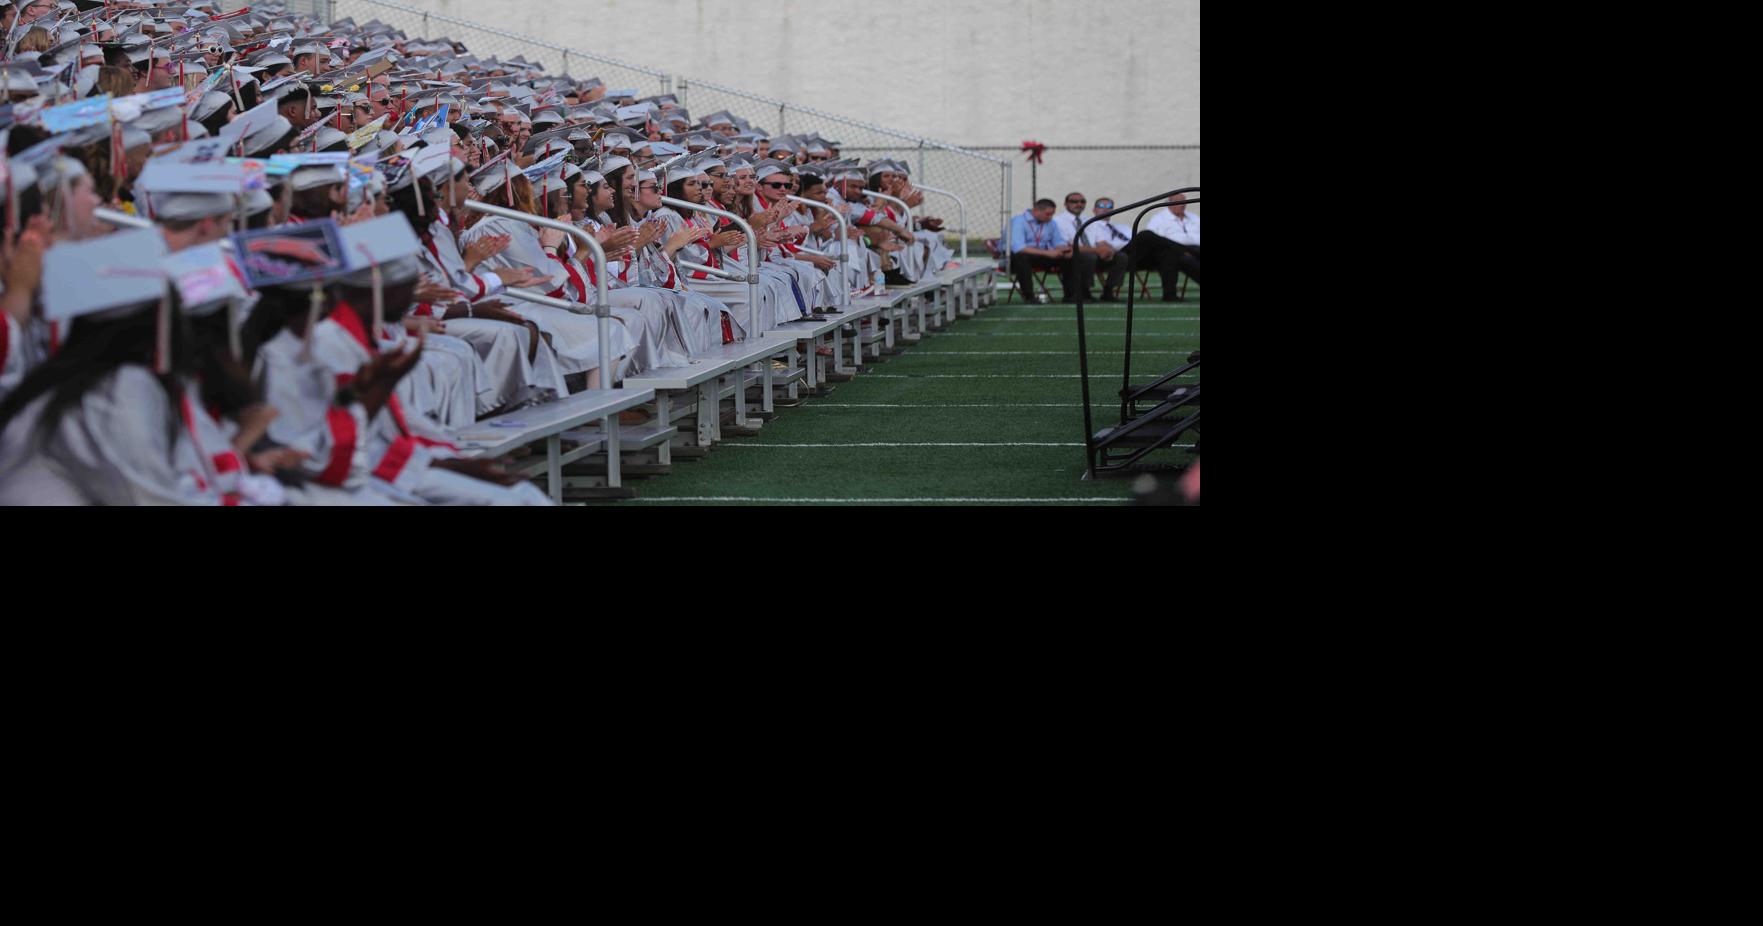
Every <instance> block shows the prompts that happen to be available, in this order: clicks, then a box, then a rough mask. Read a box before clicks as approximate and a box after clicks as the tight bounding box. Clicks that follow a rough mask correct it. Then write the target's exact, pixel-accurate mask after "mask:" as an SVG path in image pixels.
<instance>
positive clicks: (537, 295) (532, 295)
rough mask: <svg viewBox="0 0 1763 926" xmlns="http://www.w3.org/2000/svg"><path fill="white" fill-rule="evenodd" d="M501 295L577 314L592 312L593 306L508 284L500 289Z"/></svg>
mask: <svg viewBox="0 0 1763 926" xmlns="http://www.w3.org/2000/svg"><path fill="white" fill-rule="evenodd" d="M502 295H504V296H508V297H509V298H512V299H519V300H520V301H522V302H531V303H533V304H534V305H546V306H550V307H551V308H553V309H565V310H567V311H570V312H574V313H575V314H577V315H592V314H594V307H593V306H591V305H583V304H582V303H580V302H575V301H573V300H569V299H559V298H557V297H556V296H547V295H545V294H544V293H541V292H539V291H538V290H536V289H516V288H514V287H512V286H510V287H508V288H507V289H504V290H502Z"/></svg>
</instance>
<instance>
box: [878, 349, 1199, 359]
mask: <svg viewBox="0 0 1763 926" xmlns="http://www.w3.org/2000/svg"><path fill="white" fill-rule="evenodd" d="M1090 353H1092V354H1105V355H1108V356H1119V355H1121V354H1124V353H1126V352H1125V351H1119V350H1093V351H1090ZM1133 353H1134V354H1135V355H1137V354H1191V353H1193V351H1191V350H1135V351H1133ZM1071 354H1072V352H1071V351H1068V350H926V351H918V352H917V353H915V354H914V355H913V356H917V357H1069V356H1071Z"/></svg>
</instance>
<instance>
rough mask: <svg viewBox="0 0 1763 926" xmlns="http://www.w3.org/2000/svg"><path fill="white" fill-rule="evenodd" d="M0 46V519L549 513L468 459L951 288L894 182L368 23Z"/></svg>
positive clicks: (196, 23)
mask: <svg viewBox="0 0 1763 926" xmlns="http://www.w3.org/2000/svg"><path fill="white" fill-rule="evenodd" d="M0 27H3V28H0V34H4V36H5V44H4V48H3V51H4V59H3V61H0V85H3V89H4V94H5V99H4V101H3V102H0V139H3V142H4V143H3V146H0V150H3V152H4V157H3V158H0V190H3V192H4V196H5V201H4V204H3V206H4V213H5V215H4V218H5V225H4V238H3V239H0V262H3V264H4V266H3V269H0V302H3V308H4V329H3V331H0V359H3V365H0V504H198V505H199V504H218V505H237V504H261V505H281V504H367V505H395V504H490V505H494V504H549V501H548V499H547V497H546V496H545V494H544V493H542V492H540V491H538V490H537V488H536V487H535V486H533V485H532V484H531V483H530V482H528V481H526V480H525V479H524V478H522V477H520V476H518V475H516V474H514V473H513V472H512V471H511V470H510V469H509V468H507V466H506V465H505V464H504V462H503V461H496V460H488V459H482V458H480V457H477V456H475V455H474V454H472V453H471V452H470V451H469V448H462V446H461V445H462V443H463V442H462V441H460V440H459V439H458V437H457V435H458V434H459V432H461V431H462V430H463V429H467V428H470V427H471V426H472V425H474V424H475V423H476V422H478V421H480V420H483V419H485V418H489V417H493V416H497V415H501V414H503V413H506V412H509V411H512V410H515V409H520V408H523V407H526V406H529V405H533V404H537V403H545V402H550V401H555V400H557V399H558V398H560V397H564V396H567V395H569V394H570V393H572V392H578V391H581V390H584V389H597V388H611V387H616V386H617V385H618V384H619V383H620V382H622V381H623V379H624V378H625V377H627V376H631V375H635V374H637V373H641V372H643V371H645V370H650V369H658V368H665V367H672V366H679V365H684V364H689V363H690V362H691V359H692V358H693V357H694V356H698V355H702V354H704V353H706V352H709V351H712V350H716V349H718V348H720V346H721V345H723V344H725V343H728V342H730V341H735V340H741V339H744V338H747V337H751V336H753V335H755V334H756V333H758V332H760V331H764V330H767V329H769V328H772V327H775V326H778V325H782V324H787V323H789V322H792V321H795V320H798V319H802V318H815V317H822V313H824V312H827V311H836V310H837V308H838V307H840V306H843V305H847V304H848V303H849V301H850V300H851V299H852V298H853V297H855V296H861V295H864V294H867V293H871V292H878V291H882V290H884V289H885V288H886V287H887V286H889V285H890V284H892V285H903V284H909V283H911V282H914V281H916V280H918V279H920V278H921V277H923V276H924V275H926V274H935V273H936V272H938V271H940V270H942V269H943V268H944V267H946V266H947V265H948V264H949V263H950V262H951V259H952V257H953V255H952V254H951V253H950V250H949V248H948V247H947V245H946V244H945V242H944V240H943V236H942V234H941V232H942V224H941V222H940V221H939V220H937V219H935V218H929V217H921V216H915V215H913V214H912V211H911V210H912V209H913V208H915V207H917V206H918V205H919V204H920V203H921V202H922V199H923V195H922V193H921V192H919V191H918V190H916V189H915V188H914V187H913V184H912V180H911V176H910V170H909V168H908V167H907V165H906V164H905V163H903V162H902V161H897V160H890V159H875V160H871V161H869V162H867V163H859V162H858V161H856V160H853V159H845V158H842V157H841V152H840V151H839V143H838V142H837V141H833V140H830V139H826V138H823V137H821V136H819V135H816V134H809V135H776V136H773V135H770V134H768V133H767V132H765V131H764V130H763V129H761V128H759V127H757V126H754V125H752V124H750V123H748V122H746V121H745V120H743V119H741V118H740V117H738V116H736V115H734V114H732V113H729V112H718V113H711V114H708V115H705V116H703V117H701V118H695V117H694V116H693V115H692V114H691V113H689V112H688V111H687V110H686V109H685V108H684V107H683V106H681V105H680V102H679V100H678V99H677V98H675V97H674V96H672V95H665V94H664V95H660V96H647V97H640V96H639V95H638V92H637V91H635V90H619V89H610V88H608V87H607V86H606V85H605V84H604V83H603V82H602V81H600V80H598V79H593V78H588V79H579V78H571V77H559V76H552V75H547V74H546V73H545V72H544V71H543V70H542V68H541V67H540V66H539V65H538V64H535V63H529V62H527V61H525V60H523V59H522V58H514V59H512V60H509V61H499V60H497V59H495V58H494V57H489V58H479V57H477V56H474V55H473V54H471V52H470V50H469V49H467V48H466V47H464V46H463V45H462V44H460V43H458V42H453V41H451V40H448V39H446V38H441V39H428V38H425V37H419V36H409V35H406V34H404V33H403V32H401V31H399V30H397V29H394V28H392V27H390V26H388V25H385V24H383V23H379V22H377V21H375V22H367V23H362V24H357V23H355V22H353V21H352V20H349V19H344V20H341V21H338V22H333V23H329V24H325V23H322V22H318V21H315V20H314V19H312V18H311V17H308V16H298V15H291V14H289V13H288V11H287V10H286V9H285V8H284V7H282V6H280V5H279V4H274V3H272V4H266V5H257V6H252V7H249V8H247V9H244V10H240V11H237V12H234V13H225V12H223V11H222V10H221V8H220V7H218V6H217V5H215V4H211V3H197V4H195V5H194V6H189V5H186V4H184V3H175V4H162V3H98V2H93V0H60V2H52V0H0ZM664 199H671V200H673V201H675V203H674V204H671V205H670V204H668V203H666V202H664ZM799 200H808V201H810V202H811V203H814V204H818V205H821V206H826V207H830V209H822V208H817V206H813V205H808V204H806V203H803V202H800V201H799ZM474 201H475V202H479V203H482V204H485V205H488V206H493V207H497V209H496V211H494V212H485V211H480V210H479V209H476V208H471V207H468V203H472V202H474ZM685 204H690V205H685ZM691 206H700V207H708V208H713V209H715V210H718V211H719V212H725V213H729V214H732V215H733V216H737V217H739V218H740V219H741V220H743V221H744V222H745V224H746V225H747V226H748V227H750V228H751V229H752V230H753V232H754V235H755V238H756V241H750V239H749V238H748V237H747V233H746V232H745V231H743V230H742V229H741V228H740V227H739V223H737V222H735V221H734V220H732V219H730V218H727V217H724V216H719V215H715V214H712V213H708V212H703V211H698V210H695V209H693V208H690V207H691ZM510 210H511V211H512V212H513V213H515V214H516V215H518V216H520V217H516V216H515V215H509V214H508V212H509V211H510ZM835 213H836V214H835ZM526 216H531V217H538V218H541V219H546V220H553V221H554V222H561V223H565V224H567V225H569V226H574V227H575V228H576V229H580V230H581V231H583V232H586V233H587V234H588V235H591V236H592V238H593V239H594V240H595V241H596V242H597V243H598V244H599V246H600V249H601V250H602V251H603V253H604V255H605V263H604V264H597V262H596V261H595V260H594V259H593V258H592V256H591V255H590V254H589V253H588V251H589V250H590V249H588V248H584V247H578V241H577V238H576V237H575V236H574V235H573V234H571V233H567V232H565V231H564V230H562V229H560V228H557V227H553V226H551V225H547V224H542V223H541V224H534V223H532V222H529V221H527V220H525V218H524V217H526ZM841 217H842V218H843V221H841ZM753 244H756V245H757V247H756V248H755V249H754V253H751V254H749V253H748V249H749V247H751V246H752V245H753ZM750 262H751V264H756V265H757V268H758V273H757V278H758V279H757V284H756V285H750V284H749V282H748V281H747V279H746V278H745V274H746V268H747V267H748V266H749V265H750ZM601 285H604V286H605V287H606V288H607V289H608V290H609V292H608V294H607V297H606V301H607V302H609V303H610V305H611V320H610V321H611V323H610V324H607V323H606V322H605V320H603V319H597V318H596V317H595V315H594V314H593V312H592V310H591V309H590V308H589V306H591V305H593V304H594V303H596V302H597V301H598V298H597V295H596V290H597V289H598V288H599V287H600V286H601ZM603 332H604V333H603ZM627 414H634V415H636V416H637V417H639V418H640V417H641V415H642V412H641V411H638V412H633V413H627Z"/></svg>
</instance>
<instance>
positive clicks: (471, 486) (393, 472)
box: [312, 302, 551, 505]
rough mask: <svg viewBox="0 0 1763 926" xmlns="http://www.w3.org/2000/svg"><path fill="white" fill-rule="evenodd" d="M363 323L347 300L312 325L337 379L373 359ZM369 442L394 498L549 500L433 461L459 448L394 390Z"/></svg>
mask: <svg viewBox="0 0 1763 926" xmlns="http://www.w3.org/2000/svg"><path fill="white" fill-rule="evenodd" d="M366 327H367V322H366V321H364V320H363V319H362V317H361V315H360V314H359V313H358V312H356V310H355V309H354V307H353V306H350V305H349V304H348V303H346V302H345V303H339V304H338V305H337V307H336V308H335V309H334V310H332V312H331V314H330V317H328V318H326V319H325V320H324V321H322V322H320V323H319V324H318V327H317V328H315V329H314V330H313V333H312V347H313V353H314V355H315V356H316V357H317V359H318V360H319V362H320V363H323V364H324V365H325V366H326V367H327V368H329V369H330V371H331V373H332V374H333V375H335V376H336V377H337V378H338V380H339V382H346V381H348V380H349V379H353V378H354V376H355V374H356V373H357V372H358V371H360V369H361V366H362V365H363V364H365V363H367V362H368V361H369V360H371V359H373V355H372V354H371V353H370V352H369V349H368V346H367V333H366ZM367 447H368V450H367V455H368V459H369V461H370V465H371V467H372V469H371V471H370V473H371V477H372V478H374V479H378V480H381V481H383V482H385V483H386V484H387V485H388V486H389V489H390V491H391V492H392V494H393V496H394V497H397V498H409V497H414V498H419V499H421V500H423V501H425V502H428V503H429V504H434V505H549V504H551V500H550V499H549V498H548V497H547V496H546V495H545V493H543V492H540V491H539V490H538V488H537V487H536V486H534V485H533V484H532V483H530V482H523V483H521V484H519V485H517V486H514V487H512V488H510V487H506V486H499V485H496V484H494V483H490V482H484V481H482V480H479V479H472V478H470V477H461V476H459V475H458V474H456V473H451V472H448V471H446V470H443V469H439V468H437V467H435V466H434V465H433V463H434V462H435V461H437V460H442V459H447V458H450V457H457V456H458V453H457V452H456V450H455V448H454V447H453V445H452V444H451V443H449V442H448V440H447V435H446V433H445V432H444V431H441V430H439V429H437V428H435V427H434V426H433V425H432V424H429V423H428V422H426V421H424V419H423V418H422V416H420V415H415V414H412V413H410V412H409V411H407V410H406V409H404V408H403V403H402V402H401V401H400V400H399V398H398V396H397V395H396V394H395V390H394V395H393V396H392V397H391V399H389V400H388V401H387V402H386V405H385V407H384V408H382V409H380V411H379V413H378V414H376V415H374V416H373V419H372V420H371V421H369V422H368V430H367Z"/></svg>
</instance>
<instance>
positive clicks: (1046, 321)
mask: <svg viewBox="0 0 1763 926" xmlns="http://www.w3.org/2000/svg"><path fill="white" fill-rule="evenodd" d="M1084 320H1085V321H1091V322H1123V321H1126V316H1124V315H1116V316H1113V317H1111V318H1094V317H1092V318H1086V319H1084ZM1199 320H1200V317H1199V316H1198V315H1196V316H1194V317H1192V318H1135V319H1133V320H1132V323H1133V324H1135V325H1162V324H1170V323H1174V322H1197V321H1199ZM967 321H970V322H986V323H989V324H994V325H1004V324H1017V325H1069V324H1072V323H1073V322H1075V321H1077V319H1075V318H970V319H967Z"/></svg>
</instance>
